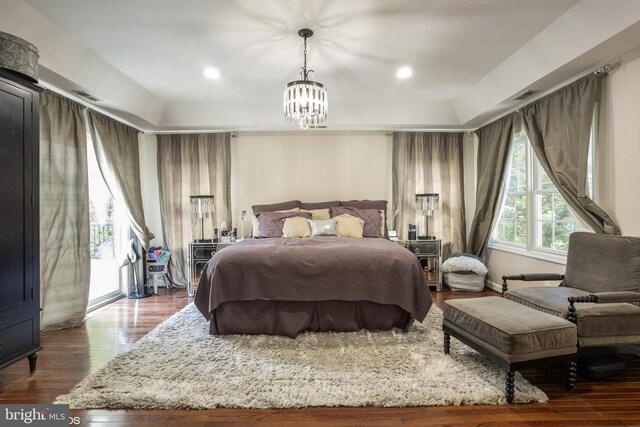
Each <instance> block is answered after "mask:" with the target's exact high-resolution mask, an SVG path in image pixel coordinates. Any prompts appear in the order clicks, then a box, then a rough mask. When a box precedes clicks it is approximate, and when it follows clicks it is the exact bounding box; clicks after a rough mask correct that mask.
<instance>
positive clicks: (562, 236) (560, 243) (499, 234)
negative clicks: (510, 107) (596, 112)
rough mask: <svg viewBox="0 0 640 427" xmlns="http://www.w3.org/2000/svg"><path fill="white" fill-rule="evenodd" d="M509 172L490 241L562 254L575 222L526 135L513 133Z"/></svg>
mask: <svg viewBox="0 0 640 427" xmlns="http://www.w3.org/2000/svg"><path fill="white" fill-rule="evenodd" d="M594 135H595V132H594V130H593V129H592V132H591V143H590V149H589V160H588V162H589V172H588V177H587V180H588V182H589V190H588V191H589V193H591V192H592V191H593V184H592V182H593V164H594V162H593V157H592V153H593V144H594ZM508 167H509V172H508V175H507V182H506V185H505V194H504V195H503V204H502V210H501V213H500V217H499V219H498V221H497V223H496V226H495V228H494V230H493V234H492V238H491V242H492V243H494V244H499V245H504V246H511V247H513V248H514V249H516V250H520V251H529V252H542V253H545V252H546V253H550V254H556V255H563V254H565V253H566V251H567V248H568V247H569V235H570V234H571V233H573V232H574V231H576V226H577V225H576V221H575V220H574V216H573V214H572V212H571V210H570V209H569V206H568V205H567V203H566V202H565V200H564V198H563V197H562V196H561V195H560V193H559V192H558V190H557V189H556V187H555V185H554V184H553V182H551V179H550V178H549V176H548V175H547V174H546V172H545V171H544V169H543V168H542V166H541V165H540V162H538V159H537V158H536V156H535V154H534V152H533V149H532V148H531V144H530V143H529V139H528V138H527V134H526V133H525V132H524V130H523V131H520V132H518V133H517V134H515V135H514V136H513V141H512V144H511V152H510V158H509V165H508Z"/></svg>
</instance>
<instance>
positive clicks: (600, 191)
mask: <svg viewBox="0 0 640 427" xmlns="http://www.w3.org/2000/svg"><path fill="white" fill-rule="evenodd" d="M634 56H636V55H634ZM600 115H601V119H600V129H599V133H598V148H597V151H596V159H597V161H596V171H597V172H596V173H597V176H598V181H597V183H596V202H597V203H598V204H599V205H600V206H601V207H602V208H603V209H604V210H605V211H607V212H608V213H609V215H611V217H612V218H613V219H614V220H615V221H616V222H617V223H618V225H619V226H620V228H621V229H622V234H624V235H631V236H640V189H639V188H638V183H640V59H637V58H636V59H633V60H629V62H626V63H624V62H623V64H622V66H621V67H620V69H619V70H618V71H616V72H615V73H614V74H612V75H610V76H609V77H608V78H607V79H605V80H604V82H603V85H602V100H601V106H600Z"/></svg>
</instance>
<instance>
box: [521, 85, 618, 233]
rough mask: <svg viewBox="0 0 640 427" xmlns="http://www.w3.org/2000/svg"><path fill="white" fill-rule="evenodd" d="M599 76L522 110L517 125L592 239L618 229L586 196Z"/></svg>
mask: <svg viewBox="0 0 640 427" xmlns="http://www.w3.org/2000/svg"><path fill="white" fill-rule="evenodd" d="M600 79H601V76H600V75H595V74H590V75H588V76H586V77H583V78H581V79H579V80H577V81H575V82H574V83H572V84H570V85H568V86H565V87H563V88H562V89H560V90H558V91H556V92H554V93H552V94H551V95H548V96H546V97H544V98H542V99H540V100H538V101H536V102H534V103H532V104H530V105H528V106H526V107H525V108H523V109H522V111H521V113H522V123H523V126H524V129H525V131H526V132H527V136H528V137H529V141H530V142H531V146H532V147H533V151H534V152H535V153H536V157H537V158H538V160H539V161H540V164H541V165H542V168H543V169H544V171H545V172H546V173H547V175H549V178H550V179H551V181H552V182H553V184H554V185H555V186H556V188H557V189H558V191H559V192H560V194H561V195H562V197H563V198H564V199H565V200H566V202H567V203H568V204H569V206H571V208H573V210H574V211H575V212H576V213H577V214H578V215H579V216H580V217H581V218H582V219H584V221H585V222H586V223H587V224H588V225H589V226H591V228H593V230H594V231H595V232H596V233H605V234H618V235H619V234H620V227H618V226H617V225H616V223H615V222H614V221H613V219H611V218H610V217H609V215H608V214H607V213H606V212H605V211H604V210H603V209H602V208H600V207H599V206H598V205H597V204H596V203H595V202H594V201H593V200H591V198H589V196H588V195H587V156H588V154H589V140H590V134H591V125H592V120H593V110H594V105H595V102H596V100H597V98H598V97H599V92H600Z"/></svg>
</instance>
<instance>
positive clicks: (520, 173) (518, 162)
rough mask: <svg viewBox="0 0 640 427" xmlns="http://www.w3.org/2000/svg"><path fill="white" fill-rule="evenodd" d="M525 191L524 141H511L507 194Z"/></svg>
mask: <svg viewBox="0 0 640 427" xmlns="http://www.w3.org/2000/svg"><path fill="white" fill-rule="evenodd" d="M526 190H527V146H526V143H525V140H523V139H516V140H514V141H513V148H512V151H511V171H510V173H509V192H510V193H514V192H523V191H526Z"/></svg>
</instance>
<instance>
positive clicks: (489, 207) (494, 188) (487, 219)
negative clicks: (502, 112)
mask: <svg viewBox="0 0 640 427" xmlns="http://www.w3.org/2000/svg"><path fill="white" fill-rule="evenodd" d="M513 127H514V115H513V114H509V115H508V116H506V117H503V118H501V119H498V120H496V121H495V122H493V123H490V124H488V125H486V126H484V127H482V128H480V129H479V130H478V131H477V132H476V133H477V135H478V177H477V187H476V211H475V214H474V216H473V222H472V223H471V230H470V231H469V243H468V245H467V251H468V252H469V253H472V254H474V255H476V256H479V257H481V258H484V255H485V252H486V249H487V243H488V242H489V238H490V237H491V231H492V230H493V226H494V224H495V221H496V219H497V216H498V215H499V214H500V212H499V209H500V206H499V203H500V196H501V194H502V190H503V187H504V183H505V175H506V168H507V162H508V160H509V148H510V146H511V139H512V136H513Z"/></svg>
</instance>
